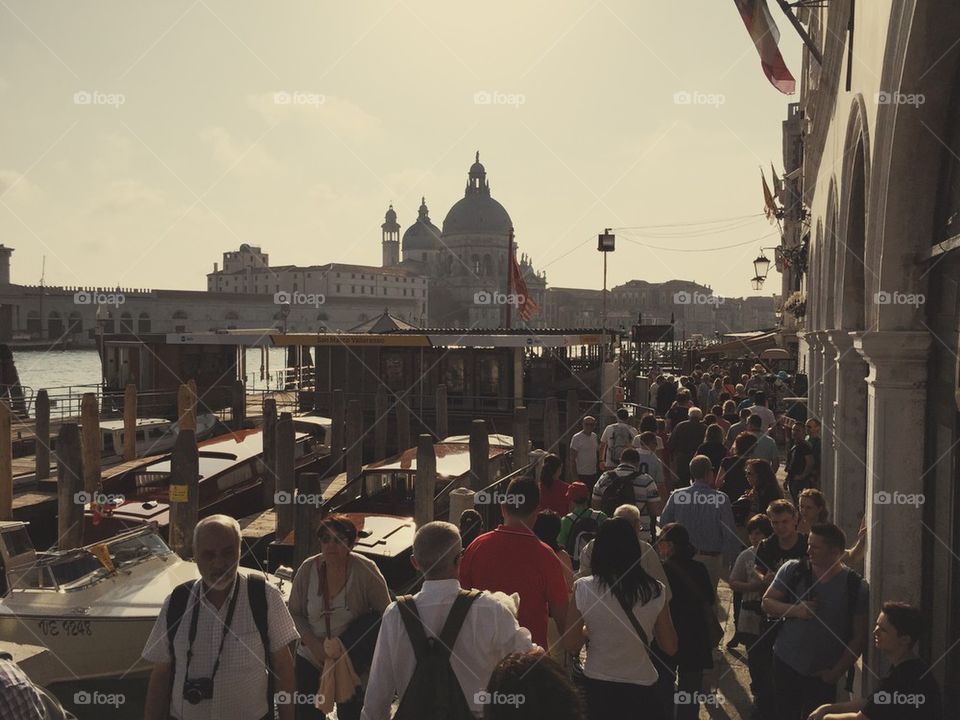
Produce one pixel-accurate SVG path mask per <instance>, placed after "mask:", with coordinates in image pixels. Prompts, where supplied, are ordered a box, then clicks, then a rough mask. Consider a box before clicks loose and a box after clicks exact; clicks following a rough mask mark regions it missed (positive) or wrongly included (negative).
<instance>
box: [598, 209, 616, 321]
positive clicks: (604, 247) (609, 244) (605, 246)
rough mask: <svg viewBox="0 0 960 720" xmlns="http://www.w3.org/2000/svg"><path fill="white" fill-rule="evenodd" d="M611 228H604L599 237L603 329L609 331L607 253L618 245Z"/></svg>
mask: <svg viewBox="0 0 960 720" xmlns="http://www.w3.org/2000/svg"><path fill="white" fill-rule="evenodd" d="M610 230H611V228H604V230H603V232H602V233H601V234H600V235H598V236H597V250H598V251H599V252H601V253H603V296H602V297H603V316H602V317H603V329H604V330H606V329H607V253H612V252H613V250H614V245H615V243H616V235H613V234H612V233H611V232H610Z"/></svg>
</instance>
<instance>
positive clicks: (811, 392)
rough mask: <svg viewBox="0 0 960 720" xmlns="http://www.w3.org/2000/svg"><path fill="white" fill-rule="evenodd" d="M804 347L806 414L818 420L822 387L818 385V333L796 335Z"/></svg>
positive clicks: (820, 411)
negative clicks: (805, 358)
mask: <svg viewBox="0 0 960 720" xmlns="http://www.w3.org/2000/svg"><path fill="white" fill-rule="evenodd" d="M798 334H799V335H800V337H801V339H802V342H803V343H804V345H806V355H807V414H808V415H810V416H812V417H816V418H819V417H821V415H822V408H821V401H822V398H821V391H822V390H823V386H822V385H821V383H820V377H821V375H822V372H823V368H822V360H823V356H822V355H821V352H822V348H823V343H822V342H821V338H820V332H818V331H814V330H808V331H806V332H803V333H798Z"/></svg>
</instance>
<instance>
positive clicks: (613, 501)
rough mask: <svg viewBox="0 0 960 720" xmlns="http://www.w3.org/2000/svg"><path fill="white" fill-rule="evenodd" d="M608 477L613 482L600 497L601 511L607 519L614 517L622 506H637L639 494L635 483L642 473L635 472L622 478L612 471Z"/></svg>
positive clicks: (608, 484)
mask: <svg viewBox="0 0 960 720" xmlns="http://www.w3.org/2000/svg"><path fill="white" fill-rule="evenodd" d="M608 475H609V476H610V477H611V480H610V482H609V483H607V486H606V487H605V488H604V489H603V493H602V494H601V496H600V510H602V511H603V513H604V514H605V515H606V516H607V517H613V511H614V510H616V509H617V508H618V507H620V506H621V505H636V504H637V494H636V493H635V492H634V490H633V481H634V479H635V478H638V477H640V471H639V470H635V471H634V472H632V473H630V474H629V475H624V476H621V475H620V474H619V473H617V471H616V470H610V471H609V473H608ZM601 479H602V478H601ZM597 482H600V481H599V480H598V481H597Z"/></svg>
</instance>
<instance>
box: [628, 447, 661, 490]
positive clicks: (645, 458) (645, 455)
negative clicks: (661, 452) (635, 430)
mask: <svg viewBox="0 0 960 720" xmlns="http://www.w3.org/2000/svg"><path fill="white" fill-rule="evenodd" d="M659 439H660V438H657V440H659ZM633 446H634V447H635V448H636V449H637V452H638V453H640V472H644V473H646V474H647V475H649V476H650V477H652V478H653V481H654V482H655V483H657V485H659V484H660V483H662V482H663V464H662V463H661V462H660V458H658V457H657V454H656V453H654V452H651V451H650V450H648V449H647V446H646V445H644V444H643V443H642V442H641V441H640V436H639V435H637V436H636V437H635V438H634V439H633Z"/></svg>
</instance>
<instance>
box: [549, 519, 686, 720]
mask: <svg viewBox="0 0 960 720" xmlns="http://www.w3.org/2000/svg"><path fill="white" fill-rule="evenodd" d="M642 554H643V551H642V550H641V546H640V541H639V539H638V538H637V533H636V530H635V529H634V528H633V526H632V525H631V524H630V522H629V521H628V520H626V519H624V518H612V519H610V520H607V521H606V522H604V523H603V524H601V525H600V529H599V530H598V532H597V538H596V540H595V541H594V547H593V555H592V558H591V564H590V567H591V569H592V572H593V575H589V576H587V577H584V578H580V579H579V580H577V581H576V582H575V583H574V586H573V602H572V603H571V604H570V608H569V611H568V616H567V626H568V627H567V633H566V635H565V637H564V646H565V648H566V650H567V651H568V652H571V653H575V654H577V653H579V652H580V648H581V647H582V646H583V643H584V641H585V639H586V635H587V634H589V637H590V643H589V645H588V646H587V660H586V663H585V664H584V666H583V676H584V680H583V683H584V690H585V695H586V700H587V716H588V717H589V718H590V720H617V719H618V718H628V717H629V718H633V717H636V716H637V713H638V712H640V711H642V712H643V713H644V715H643V716H644V718H649V719H650V720H666V718H667V717H668V715H667V709H666V706H665V705H664V704H663V702H662V700H661V699H660V697H659V694H658V691H657V688H656V683H657V678H658V671H657V666H655V665H654V662H653V658H652V657H651V655H650V652H651V651H650V643H651V642H653V640H656V642H657V645H658V646H659V647H660V648H661V649H663V650H664V651H665V652H667V653H668V654H671V655H672V654H674V653H676V652H677V633H676V631H675V630H674V628H673V621H672V620H671V618H670V608H669V606H668V605H667V602H666V593H665V592H664V586H663V584H662V583H660V582H659V581H657V580H655V579H654V578H653V577H651V576H650V575H648V574H647V572H646V571H645V570H644V569H643V565H642V564H641V562H640V560H641V557H642ZM624 625H626V626H627V627H629V628H631V630H629V631H628V630H627V629H626V628H625V627H624ZM585 628H586V634H585V632H584V629H585Z"/></svg>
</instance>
